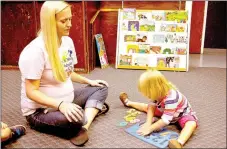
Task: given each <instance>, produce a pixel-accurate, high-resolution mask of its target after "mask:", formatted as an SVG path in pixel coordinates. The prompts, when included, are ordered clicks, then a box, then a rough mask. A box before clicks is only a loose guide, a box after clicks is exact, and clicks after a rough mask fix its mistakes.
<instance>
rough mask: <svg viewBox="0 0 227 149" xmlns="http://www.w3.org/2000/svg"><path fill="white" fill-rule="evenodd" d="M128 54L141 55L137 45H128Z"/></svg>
mask: <svg viewBox="0 0 227 149" xmlns="http://www.w3.org/2000/svg"><path fill="white" fill-rule="evenodd" d="M127 53H128V54H132V53H139V46H138V45H136V44H129V45H127Z"/></svg>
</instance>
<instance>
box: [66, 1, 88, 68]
mask: <svg viewBox="0 0 227 149" xmlns="http://www.w3.org/2000/svg"><path fill="white" fill-rule="evenodd" d="M69 4H71V6H72V7H71V9H72V28H71V30H70V35H69V36H70V37H71V38H72V40H73V42H74V46H75V48H76V54H77V59H78V64H77V65H75V67H76V68H81V69H84V68H85V67H86V66H85V65H86V64H85V61H86V60H85V47H84V46H85V45H84V38H83V37H84V33H83V31H84V29H83V21H84V20H83V19H84V15H83V6H82V2H72V1H71V2H69Z"/></svg>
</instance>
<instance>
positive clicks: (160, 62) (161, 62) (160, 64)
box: [157, 57, 166, 68]
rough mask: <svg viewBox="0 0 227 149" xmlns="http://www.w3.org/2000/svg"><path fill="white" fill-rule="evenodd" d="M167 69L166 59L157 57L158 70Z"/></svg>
mask: <svg viewBox="0 0 227 149" xmlns="http://www.w3.org/2000/svg"><path fill="white" fill-rule="evenodd" d="M165 67H166V58H164V57H157V68H165Z"/></svg>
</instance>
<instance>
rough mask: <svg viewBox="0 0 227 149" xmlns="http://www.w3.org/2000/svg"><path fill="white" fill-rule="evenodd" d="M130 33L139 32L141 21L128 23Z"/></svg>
mask: <svg viewBox="0 0 227 149" xmlns="http://www.w3.org/2000/svg"><path fill="white" fill-rule="evenodd" d="M128 31H139V21H128Z"/></svg>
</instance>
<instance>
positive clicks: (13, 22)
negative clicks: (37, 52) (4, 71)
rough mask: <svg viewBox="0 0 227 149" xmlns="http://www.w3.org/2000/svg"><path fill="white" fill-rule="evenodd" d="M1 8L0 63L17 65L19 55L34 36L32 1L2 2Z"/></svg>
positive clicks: (34, 23)
mask: <svg viewBox="0 0 227 149" xmlns="http://www.w3.org/2000/svg"><path fill="white" fill-rule="evenodd" d="M1 7H2V9H1V15H2V17H1V25H2V26H1V33H2V35H1V64H2V65H14V66H16V65H18V60H19V55H20V53H21V51H22V50H23V48H24V47H25V45H27V44H28V43H29V42H30V41H31V40H32V39H33V38H34V37H35V32H36V21H35V11H34V2H20V3H18V2H4V3H2V6H1Z"/></svg>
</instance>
